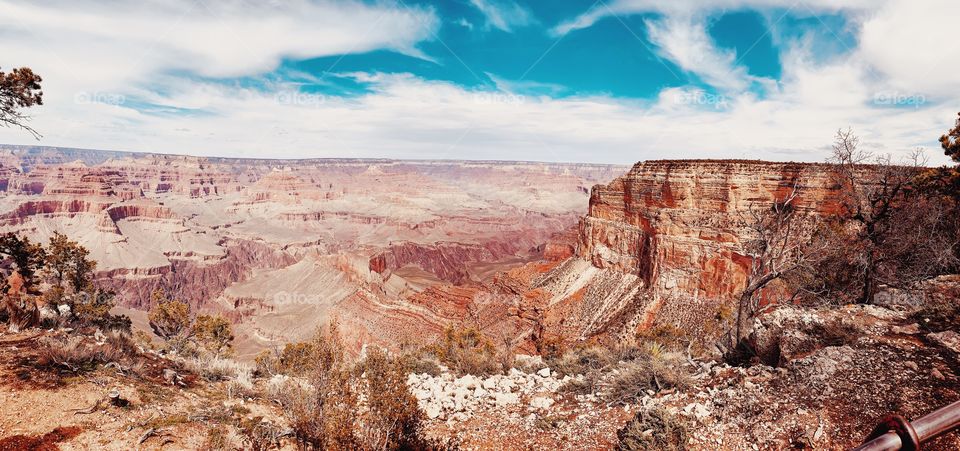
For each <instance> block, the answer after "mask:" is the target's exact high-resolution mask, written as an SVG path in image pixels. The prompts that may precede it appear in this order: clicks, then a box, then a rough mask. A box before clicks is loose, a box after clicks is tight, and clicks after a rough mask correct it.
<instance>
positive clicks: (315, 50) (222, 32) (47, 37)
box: [0, 0, 439, 83]
mask: <svg viewBox="0 0 960 451" xmlns="http://www.w3.org/2000/svg"><path fill="white" fill-rule="evenodd" d="M104 9H109V12H108V13H105V12H104ZM0 10H2V11H3V14H2V15H0V29H2V30H4V32H0V34H2V35H3V39H2V40H0V54H3V55H4V59H5V61H7V62H8V63H7V64H23V65H31V66H34V67H36V68H38V69H40V70H41V72H44V73H63V74H65V75H70V76H71V77H72V78H76V79H78V80H83V81H105V82H111V83H112V82H116V81H125V80H130V79H142V78H143V77H145V76H152V75H153V74H155V73H157V72H158V71H186V72H190V73H194V74H198V75H202V76H209V77H234V76H243V75H251V74H259V73H263V72H267V71H270V70H272V69H273V68H275V67H276V66H277V65H278V63H279V62H280V61H281V59H283V58H297V59H306V58H312V57H320V56H329V55H339V54H344V53H360V52H365V51H370V50H374V49H384V48H386V49H393V50H397V51H400V52H405V53H410V54H417V53H418V51H417V49H416V44H417V43H418V42H420V41H423V40H425V39H428V38H429V37H430V36H431V34H432V33H433V32H434V30H435V29H436V28H437V26H438V25H439V24H438V19H437V18H436V16H435V14H434V13H433V11H429V10H423V9H408V8H401V7H398V8H390V7H386V6H369V5H365V4H363V3H360V2H355V1H348V2H315V1H310V0H292V1H289V2H245V1H239V0H233V1H231V0H225V1H217V2H204V1H189V0H168V1H162V2H161V1H159V0H153V1H145V2H135V3H124V2H110V3H109V4H108V5H104V3H103V2H98V1H95V0H69V1H68V0H46V1H36V2H15V1H10V0H0ZM37 66H39V67H37ZM79 67H82V68H83V70H77V68H79Z"/></svg>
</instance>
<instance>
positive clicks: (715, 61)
mask: <svg viewBox="0 0 960 451" xmlns="http://www.w3.org/2000/svg"><path fill="white" fill-rule="evenodd" d="M646 25H647V30H648V32H649V37H650V41H651V42H652V43H653V44H655V45H656V46H657V47H659V48H660V50H661V52H662V54H663V56H664V57H666V58H668V59H669V60H670V61H672V62H674V63H675V64H676V65H677V66H678V67H680V68H681V69H683V70H685V71H688V72H693V73H695V74H697V75H698V76H699V77H700V78H701V79H703V81H704V82H706V83H707V84H709V85H711V86H715V87H717V88H719V89H721V90H724V91H744V90H746V89H747V88H748V87H749V83H750V76H749V75H748V74H747V71H746V69H745V68H744V67H743V66H738V65H737V64H736V59H737V55H736V52H733V51H725V50H722V49H719V48H717V47H716V46H715V45H714V43H713V40H712V39H711V38H710V36H709V35H707V29H706V24H705V23H704V21H703V20H697V19H693V18H690V17H680V16H668V17H666V18H664V19H662V20H647V21H646Z"/></svg>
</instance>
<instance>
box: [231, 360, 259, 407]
mask: <svg viewBox="0 0 960 451" xmlns="http://www.w3.org/2000/svg"><path fill="white" fill-rule="evenodd" d="M256 395H257V390H256V387H255V386H254V385H253V372H252V371H250V370H249V367H248V368H246V369H245V370H242V371H238V372H237V375H236V377H235V378H233V379H231V380H230V381H229V382H227V397H228V398H241V399H242V398H253V397H255V396H256Z"/></svg>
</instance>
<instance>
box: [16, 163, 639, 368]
mask: <svg viewBox="0 0 960 451" xmlns="http://www.w3.org/2000/svg"><path fill="white" fill-rule="evenodd" d="M626 170H627V168H626V167H618V166H608V165H591V164H552V163H535V162H468V161H395V160H355V159H321V160H253V159H230V158H200V157H186V156H175V155H154V154H135V153H124V152H109V151H97V150H82V149H61V148H43V147H16V146H6V147H4V148H2V149H0V190H2V191H0V231H3V232H15V233H18V234H22V235H25V236H28V237H30V238H31V239H33V240H37V241H40V242H45V241H46V240H47V239H48V237H49V236H50V235H51V234H52V233H53V232H54V231H58V232H61V233H64V234H66V235H68V236H69V237H71V239H74V240H76V241H78V242H79V243H80V244H81V245H83V246H85V247H86V248H87V249H89V250H90V253H91V254H90V255H91V258H92V259H94V260H96V261H97V262H98V265H97V278H98V282H99V283H101V284H102V285H105V286H107V287H109V288H110V289H113V290H114V291H116V292H117V294H118V295H117V300H118V304H119V307H118V308H117V311H118V312H120V313H124V314H127V315H128V316H130V317H131V318H132V319H133V321H134V324H135V326H136V327H137V328H139V329H143V330H149V328H148V327H147V326H146V311H147V310H148V309H149V308H150V306H151V302H152V297H151V293H152V292H153V291H154V290H156V289H162V290H164V291H166V292H167V293H168V294H169V295H170V296H172V297H175V298H177V299H181V300H184V301H186V302H188V303H189V304H190V306H191V308H192V309H193V310H194V311H198V312H199V311H210V312H217V313H221V314H224V315H225V316H227V317H228V318H230V319H231V320H232V321H233V322H234V323H235V331H236V336H237V342H236V348H237V350H238V355H239V357H240V358H249V357H250V356H252V355H253V354H254V353H255V352H257V351H259V350H261V349H264V348H270V347H274V346H279V345H282V344H283V343H286V342H288V341H294V340H300V339H305V338H306V337H308V336H310V335H312V334H313V332H314V330H315V329H316V328H317V327H318V326H321V325H323V324H325V323H326V322H327V321H329V320H330V319H333V318H336V319H337V320H338V321H340V322H341V323H343V325H344V326H345V327H344V329H345V330H347V331H349V339H350V340H351V343H352V344H353V345H355V346H356V347H358V348H359V347H360V346H362V344H363V343H369V342H374V343H382V344H387V345H394V344H396V343H400V342H402V341H403V340H409V339H410V337H419V339H424V340H425V339H428V338H429V337H431V336H435V335H436V334H438V333H439V332H440V331H442V330H443V328H444V327H445V325H446V324H448V323H450V322H451V321H455V320H459V319H462V318H463V317H464V315H465V314H466V312H467V311H468V310H470V309H472V308H473V305H474V304H476V303H477V299H480V298H483V299H484V300H485V301H481V302H480V304H483V308H484V310H485V311H486V312H488V313H491V314H492V317H493V318H500V319H501V320H498V321H497V322H498V324H499V325H498V326H497V327H499V328H501V329H503V331H504V333H508V334H510V335H516V334H518V333H519V331H520V328H521V325H520V324H519V323H518V324H516V325H513V326H511V325H510V323H511V322H510V320H509V318H507V316H509V315H508V313H507V312H508V310H510V307H511V305H508V304H510V303H511V302H513V300H512V299H501V298H498V297H496V296H492V295H491V291H490V290H489V289H488V288H487V287H489V286H490V285H491V284H492V283H493V280H494V279H495V278H496V277H497V274H498V273H500V272H501V271H503V270H509V269H512V268H517V267H521V266H522V265H524V264H526V263H528V262H535V261H540V260H541V259H542V258H543V255H544V254H545V253H546V254H550V253H551V252H555V251H556V250H555V249H553V248H552V247H551V246H552V245H547V244H545V243H548V242H549V241H550V237H552V236H556V235H558V234H563V233H567V234H569V231H570V230H573V229H575V228H576V224H577V221H578V220H579V217H580V216H582V215H583V214H584V213H585V212H586V209H587V205H588V200H589V192H590V189H591V187H592V186H593V185H595V184H597V183H606V182H608V181H610V180H612V179H613V178H615V177H616V176H618V175H621V174H622V173H624V172H625V171H626ZM545 250H546V251H548V252H545ZM561 252H567V253H570V252H569V249H568V250H566V251H563V250H561ZM475 298H476V299H475ZM494 312H496V313H495V314H493V313H494Z"/></svg>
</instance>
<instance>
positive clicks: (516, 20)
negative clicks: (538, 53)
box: [470, 0, 535, 31]
mask: <svg viewBox="0 0 960 451" xmlns="http://www.w3.org/2000/svg"><path fill="white" fill-rule="evenodd" d="M470 3H472V4H473V6H474V7H476V8H477V9H478V10H480V12H481V13H483V15H484V16H485V17H486V19H487V27H494V28H497V29H499V30H502V31H512V30H513V29H514V28H515V27H523V26H527V25H530V24H533V23H534V22H535V20H534V18H533V13H531V12H530V10H528V9H527V8H524V7H523V6H520V5H519V4H518V3H517V2H515V1H513V0H470Z"/></svg>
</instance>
